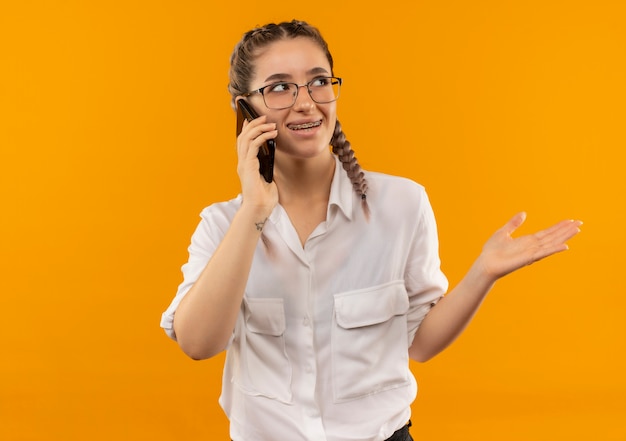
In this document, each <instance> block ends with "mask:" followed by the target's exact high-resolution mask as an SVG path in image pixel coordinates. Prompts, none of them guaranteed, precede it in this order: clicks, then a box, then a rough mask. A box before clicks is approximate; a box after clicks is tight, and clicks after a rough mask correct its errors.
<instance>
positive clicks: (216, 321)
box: [174, 206, 269, 359]
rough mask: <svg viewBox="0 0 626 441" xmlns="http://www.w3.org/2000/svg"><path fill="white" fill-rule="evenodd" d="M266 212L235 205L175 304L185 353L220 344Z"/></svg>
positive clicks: (208, 352) (198, 353) (201, 354)
mask: <svg viewBox="0 0 626 441" xmlns="http://www.w3.org/2000/svg"><path fill="white" fill-rule="evenodd" d="M268 215H269V213H267V214H266V213H265V212H264V211H263V210H260V209H256V208H248V207H246V206H242V207H241V208H240V210H239V211H238V212H237V214H236V215H235V217H234V218H233V221H232V224H231V225H230V227H229V229H228V231H227V232H226V234H225V236H224V238H223V240H222V242H221V243H220V245H219V246H218V248H217V249H216V250H215V253H214V254H213V256H211V259H210V260H209V262H208V263H207V265H206V267H205V268H204V270H203V271H202V273H201V274H200V277H199V278H198V280H196V282H195V283H194V285H193V286H192V287H191V289H190V290H189V292H188V293H187V294H186V295H185V297H184V298H183V300H182V301H181V303H180V305H179V306H178V309H177V310H176V315H175V316H174V330H175V332H176V338H177V341H178V344H179V346H180V347H181V349H182V350H183V351H184V352H185V353H186V354H187V355H189V356H190V357H191V358H194V359H205V358H210V357H212V356H213V355H216V354H218V353H219V352H221V351H222V350H223V349H224V348H225V347H226V345H227V343H228V340H229V338H230V336H231V335H232V332H233V329H234V326H235V322H236V320H237V316H238V313H239V309H240V307H241V302H242V299H243V294H244V291H245V287H246V283H247V280H248V274H249V272H250V267H251V266H252V259H253V256H254V251H255V249H256V246H257V243H258V240H259V238H260V236H261V230H262V228H263V222H264V221H265V219H267V216H268Z"/></svg>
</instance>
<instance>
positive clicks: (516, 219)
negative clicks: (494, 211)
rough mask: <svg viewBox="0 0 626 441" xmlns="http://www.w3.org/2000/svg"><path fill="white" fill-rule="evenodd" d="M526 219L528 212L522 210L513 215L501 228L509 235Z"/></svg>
mask: <svg viewBox="0 0 626 441" xmlns="http://www.w3.org/2000/svg"><path fill="white" fill-rule="evenodd" d="M525 220H526V212H524V211H521V212H519V213H517V214H516V215H515V216H513V217H512V218H511V219H510V220H509V221H508V222H507V223H506V224H505V225H504V226H503V227H502V228H501V230H502V231H504V232H505V233H506V234H508V235H509V236H510V235H511V234H513V232H514V231H515V230H517V229H518V228H519V227H520V226H521V225H522V224H523V223H524V221H525Z"/></svg>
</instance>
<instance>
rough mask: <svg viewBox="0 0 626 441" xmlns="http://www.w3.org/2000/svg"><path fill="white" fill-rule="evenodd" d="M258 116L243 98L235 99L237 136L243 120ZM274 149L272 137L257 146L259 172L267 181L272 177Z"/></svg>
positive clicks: (274, 144) (270, 180)
mask: <svg viewBox="0 0 626 441" xmlns="http://www.w3.org/2000/svg"><path fill="white" fill-rule="evenodd" d="M258 117H259V116H258V115H257V114H256V112H255V111H254V109H253V108H252V106H250V104H248V103H247V102H246V101H245V100H243V99H241V100H238V101H237V136H239V134H240V133H241V128H242V127H243V121H244V120H248V121H252V120H253V119H255V118H258ZM275 151H276V143H275V142H274V140H273V139H270V140H268V141H267V142H266V143H264V144H263V145H262V146H261V147H260V148H259V153H258V154H257V158H259V172H260V173H261V176H263V178H264V179H265V181H267V182H272V179H273V178H274V152H275Z"/></svg>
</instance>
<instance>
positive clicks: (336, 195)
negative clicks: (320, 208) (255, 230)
mask: <svg viewBox="0 0 626 441" xmlns="http://www.w3.org/2000/svg"><path fill="white" fill-rule="evenodd" d="M333 157H334V158H335V173H334V174H333V180H332V182H331V184H330V195H329V197H328V211H327V213H326V219H330V218H331V216H332V214H333V211H332V207H338V208H339V209H340V210H341V212H342V213H343V215H344V216H345V217H346V218H347V219H348V220H352V208H353V206H354V194H353V190H352V182H350V178H349V177H348V174H347V173H346V172H345V170H344V169H343V166H342V165H341V161H340V160H339V158H338V157H337V156H336V155H333ZM279 207H280V204H279V205H278V206H277V207H276V208H275V209H274V211H272V214H271V215H270V221H271V222H272V223H274V224H276V223H278V221H279V219H280V217H281V216H282V215H283V212H284V210H283V209H282V207H280V208H279Z"/></svg>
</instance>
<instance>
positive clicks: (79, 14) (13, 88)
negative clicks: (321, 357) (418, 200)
mask: <svg viewBox="0 0 626 441" xmlns="http://www.w3.org/2000/svg"><path fill="white" fill-rule="evenodd" d="M213 3H216V4H215V5H214V4H213ZM409 3H410V5H409ZM235 5H236V6H235ZM624 5H625V3H624V2H622V1H618V0H615V1H609V0H597V1H594V2H587V1H584V2H583V1H545V0H530V1H523V2H509V1H501V0H493V1H488V0H476V1H471V2H469V1H467V2H460V1H458V2H457V1H446V2H440V1H434V0H430V1H415V2H394V1H387V2H382V3H381V4H380V5H370V4H368V3H362V2H357V1H354V2H349V3H348V2H341V1H336V2H325V3H311V2H299V3H298V2H296V3H294V2H292V3H288V4H276V3H271V2H270V3H267V2H257V1H249V0H240V1H239V2H235V3H232V4H229V3H228V2H201V1H184V2H171V1H163V0H151V1H135V2H126V1H124V2H122V1H119V0H115V1H107V2H99V1H97V2H81V1H77V0H72V1H57V2H46V1H34V0H21V1H11V2H10V1H6V2H3V4H2V6H0V148H1V153H0V154H1V156H0V184H1V185H0V192H1V193H0V196H1V201H0V202H1V205H0V206H1V209H2V216H1V217H0V226H1V230H0V235H1V236H0V246H1V252H2V254H1V259H2V260H1V262H0V263H1V265H0V269H1V271H2V277H1V282H0V283H1V284H2V288H1V292H2V317H3V320H2V337H1V341H2V344H1V348H2V349H0V351H1V356H0V439H2V440H64V441H69V440H100V439H102V440H110V439H116V440H141V439H146V440H147V439H149V440H155V441H156V440H170V439H178V440H183V439H184V440H227V439H228V430H227V421H226V419H225V417H224V416H223V414H222V412H221V410H220V408H219V407H218V404H217V398H218V393H219V388H220V375H221V367H222V362H223V356H218V357H216V358H215V359H212V360H208V361H204V362H193V361H191V360H189V359H187V358H186V357H185V356H184V355H183V354H182V352H181V351H180V350H179V349H178V348H177V346H176V345H175V344H174V343H173V342H171V341H169V340H168V339H167V338H166V337H165V335H164V334H163V332H162V331H161V329H160V328H159V319H160V314H161V312H162V311H163V310H164V309H165V308H166V307H167V305H168V303H169V302H170V300H171V298H172V297H173V295H174V293H175V291H176V287H177V285H178V283H179V282H180V280H181V274H180V266H181V265H182V264H183V263H184V261H185V260H186V257H187V251H186V248H187V245H188V242H189V238H190V235H191V233H192V231H193V229H194V228H195V226H196V224H197V222H198V220H199V218H198V214H199V212H200V210H201V209H202V208H203V207H204V206H206V205H208V204H209V203H211V202H213V201H217V200H223V199H227V198H230V197H233V196H234V195H236V193H237V192H238V180H237V176H236V173H235V152H234V133H233V132H234V124H235V117H234V114H233V112H232V111H231V110H230V107H229V96H228V94H227V91H226V84H227V71H228V59H229V56H230V52H231V50H232V47H233V46H234V44H235V43H236V42H237V41H238V40H239V38H240V36H241V34H242V33H243V32H244V31H245V30H247V29H248V28H250V27H252V26H254V25H256V24H264V23H266V22H268V21H280V20H285V19H291V18H294V17H297V18H301V19H305V20H308V21H310V22H311V23H313V24H315V25H317V26H318V27H319V28H320V29H321V30H322V32H323V34H324V36H325V37H326V38H327V40H328V41H329V43H330V47H331V51H332V52H333V55H334V56H335V59H336V74H337V75H339V76H342V77H344V79H345V87H344V88H343V90H342V97H341V100H340V101H339V107H338V112H339V117H340V119H341V120H342V123H343V126H344V129H345V131H346V133H347V135H348V138H349V139H350V140H351V142H352V144H353V147H354V148H355V150H356V151H357V154H358V157H359V159H360V161H361V163H362V165H363V166H364V167H365V168H368V169H374V170H379V171H384V172H389V173H394V174H400V175H404V176H408V177H411V178H413V179H414V180H416V181H418V182H420V183H422V184H424V185H425V186H426V187H427V190H428V192H429V194H430V197H431V200H432V204H433V207H434V209H435V213H436V215H437V220H438V223H439V228H440V236H441V255H442V259H443V268H444V270H445V271H446V273H447V275H448V276H449V278H450V281H451V283H452V284H454V283H456V282H457V281H458V280H459V279H460V278H461V276H462V275H463V273H464V271H465V270H466V269H467V268H468V267H469V265H470V264H471V261H472V259H473V258H474V257H475V256H476V255H477V254H478V253H479V252H480V248H481V245H482V243H483V242H484V241H485V240H486V239H487V237H488V236H489V235H490V234H491V232H492V231H494V230H495V229H496V228H498V227H499V226H500V225H502V224H503V223H504V222H506V221H507V220H508V219H509V217H510V216H512V215H513V214H514V213H515V212H517V211H519V210H527V211H528V213H529V218H528V221H527V225H524V226H523V228H522V231H521V232H520V233H528V232H532V231H535V230H536V229H539V228H543V227H544V226H547V225H550V224H552V223H554V222H556V221H558V220H560V219H562V218H569V217H574V218H581V219H583V220H584V221H585V226H584V230H583V232H582V233H581V235H580V236H579V237H577V238H575V239H574V240H573V241H572V242H571V250H570V251H569V252H568V253H565V254H560V255H558V256H555V257H553V258H551V259H550V260H547V261H545V262H542V263H540V264H537V265H534V266H533V267H532V268H526V269H523V270H521V271H520V272H518V273H515V274H513V275H511V276H509V277H508V278H506V279H504V280H502V281H501V282H499V283H498V285H497V286H496V288H495V289H494V291H493V292H492V294H491V295H490V296H489V298H488V299H487V301H486V303H485V304H484V306H483V308H482V310H481V311H480V313H479V314H478V316H477V317H476V319H475V321H474V322H473V323H472V324H471V326H470V327H469V328H468V330H467V331H466V332H465V334H464V335H463V336H462V337H461V338H460V339H459V341H457V342H456V343H455V344H454V345H453V346H452V347H450V348H449V349H448V350H447V351H446V352H445V353H443V354H441V355H440V356H438V357H437V358H436V359H434V360H432V361H430V362H428V363H425V364H414V365H412V366H413V368H414V372H415V373H416V376H417V378H418V381H419V383H420V394H419V396H418V399H417V401H416V402H415V404H414V416H413V422H414V427H413V434H414V436H415V438H416V439H418V440H446V441H452V440H459V441H468V440H469V441H472V440H481V441H486V440H505V441H515V440H533V441H537V440H560V439H563V440H565V439H567V440H589V439H594V440H603V441H607V440H625V439H626V423H625V422H624V421H626V419H625V418H624V417H625V416H626V398H625V397H626V376H625V375H624V372H626V356H625V349H626V344H625V335H626V332H625V331H626V325H625V323H626V320H624V313H625V312H626V300H625V298H624V294H626V290H625V284H624V268H623V264H624V256H623V253H624V250H625V249H626V237H625V234H626V233H625V231H626V228H624V225H623V224H624V219H626V209H625V207H626V203H625V202H626V197H625V194H626V178H625V177H624V172H623V169H624V165H625V159H624V150H625V148H626V135H625V131H624V125H625V124H624V123H625V116H626V111H625V104H624V103H626V31H625V29H626V27H625V26H624V23H625V22H626V6H624ZM272 11H277V12H272Z"/></svg>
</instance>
